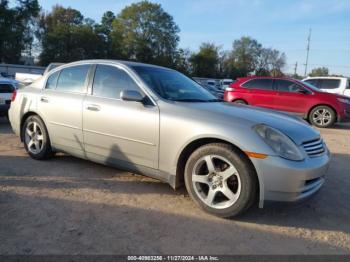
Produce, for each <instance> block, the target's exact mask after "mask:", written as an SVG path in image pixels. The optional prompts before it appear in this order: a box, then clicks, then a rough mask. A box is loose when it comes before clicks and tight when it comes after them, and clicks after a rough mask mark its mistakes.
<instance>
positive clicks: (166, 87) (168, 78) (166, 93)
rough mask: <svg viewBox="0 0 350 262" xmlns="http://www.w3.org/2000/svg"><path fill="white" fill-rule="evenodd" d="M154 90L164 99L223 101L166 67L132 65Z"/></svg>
mask: <svg viewBox="0 0 350 262" xmlns="http://www.w3.org/2000/svg"><path fill="white" fill-rule="evenodd" d="M132 69H134V71H135V72H136V73H137V74H138V75H139V76H140V77H141V79H142V80H143V81H144V82H145V83H146V84H147V85H148V86H149V87H150V88H152V90H153V91H154V92H156V93H157V94H158V95H159V96H161V97H162V98H164V99H167V100H171V101H181V102H217V101H221V100H220V99H217V98H216V97H215V96H214V95H212V94H211V93H210V92H209V91H207V90H206V89H204V88H203V87H202V86H200V85H199V84H197V83H196V82H195V81H193V80H192V79H190V78H188V77H186V76H185V75H183V74H181V73H179V72H177V71H174V70H170V69H166V68H155V67H150V66H132Z"/></svg>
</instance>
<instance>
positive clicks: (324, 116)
mask: <svg viewBox="0 0 350 262" xmlns="http://www.w3.org/2000/svg"><path fill="white" fill-rule="evenodd" d="M335 118H336V115H335V112H334V110H333V109H332V108H330V107H328V106H318V107H315V108H314V109H313V110H312V111H311V113H310V116H309V120H310V122H311V124H313V125H314V126H317V127H321V128H326V127H331V126H332V125H333V124H334V122H335Z"/></svg>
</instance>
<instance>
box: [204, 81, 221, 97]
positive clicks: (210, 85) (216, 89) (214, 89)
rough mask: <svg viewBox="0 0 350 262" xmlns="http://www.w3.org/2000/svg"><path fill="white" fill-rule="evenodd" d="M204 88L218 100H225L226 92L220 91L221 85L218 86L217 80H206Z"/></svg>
mask: <svg viewBox="0 0 350 262" xmlns="http://www.w3.org/2000/svg"><path fill="white" fill-rule="evenodd" d="M203 87H204V88H205V89H207V90H208V91H209V92H210V93H212V94H213V95H214V96H216V97H217V98H219V99H223V98H224V91H223V90H221V89H220V85H218V84H217V83H216V81H215V80H206V81H205V83H204V85H203Z"/></svg>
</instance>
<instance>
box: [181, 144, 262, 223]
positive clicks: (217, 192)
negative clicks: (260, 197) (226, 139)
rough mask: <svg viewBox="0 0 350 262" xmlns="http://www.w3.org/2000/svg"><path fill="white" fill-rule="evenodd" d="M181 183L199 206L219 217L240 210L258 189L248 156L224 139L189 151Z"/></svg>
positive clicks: (254, 196) (251, 200) (248, 202)
mask: <svg viewBox="0 0 350 262" xmlns="http://www.w3.org/2000/svg"><path fill="white" fill-rule="evenodd" d="M185 184H186V189H187V191H188V193H189V195H190V196H191V198H192V199H193V200H194V201H195V202H196V203H197V204H198V205H199V206H200V207H201V208H202V209H204V210H205V211H207V212H209V213H212V214H214V215H217V216H220V217H233V216H236V215H239V214H241V213H243V212H244V211H245V210H247V209H248V208H249V207H250V206H251V205H252V204H253V203H254V201H255V200H256V197H257V192H258V180H257V176H256V173H255V169H254V167H253V165H252V164H251V162H250V161H249V159H248V157H247V156H246V155H245V154H244V153H242V152H241V151H239V150H238V149H236V148H235V147H233V146H231V145H229V144H225V143H211V144H207V145H204V146H202V147H200V148H198V149H197V150H195V151H194V152H193V153H192V154H191V156H190V157H189V158H188V160H187V163H186V167H185Z"/></svg>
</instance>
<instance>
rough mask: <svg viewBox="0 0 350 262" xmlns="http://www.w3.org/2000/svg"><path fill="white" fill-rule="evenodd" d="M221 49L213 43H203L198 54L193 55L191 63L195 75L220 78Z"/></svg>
mask: <svg viewBox="0 0 350 262" xmlns="http://www.w3.org/2000/svg"><path fill="white" fill-rule="evenodd" d="M219 50H220V48H219V47H218V46H216V45H214V44H212V43H202V45H201V46H200V48H199V52H198V53H194V54H192V56H191V57H190V60H189V61H190V63H191V65H192V69H193V72H192V73H193V75H194V76H197V77H211V78H215V77H217V76H218V71H219Z"/></svg>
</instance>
